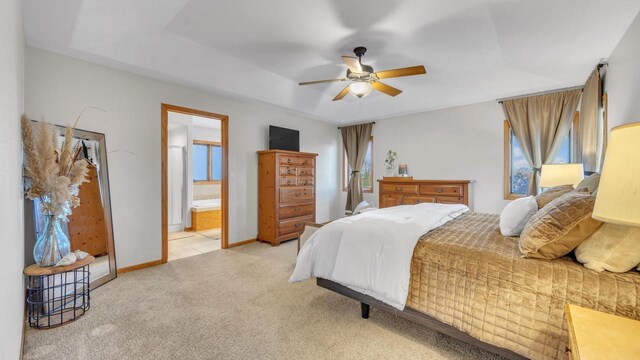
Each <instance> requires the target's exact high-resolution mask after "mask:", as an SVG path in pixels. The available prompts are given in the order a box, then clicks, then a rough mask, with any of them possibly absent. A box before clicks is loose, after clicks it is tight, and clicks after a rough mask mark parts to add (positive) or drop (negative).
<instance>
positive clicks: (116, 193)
mask: <svg viewBox="0 0 640 360" xmlns="http://www.w3.org/2000/svg"><path fill="white" fill-rule="evenodd" d="M25 97H26V99H27V100H26V104H25V106H26V113H27V115H28V116H29V117H31V118H33V119H46V120H48V121H51V122H55V123H59V124H66V123H67V122H70V121H73V120H74V119H75V117H76V116H77V114H78V113H79V112H80V111H81V110H82V109H83V108H84V107H87V106H97V107H100V108H102V109H104V110H106V113H104V114H103V113H101V112H98V111H89V112H87V113H86V116H85V117H84V118H83V119H82V120H81V121H80V123H79V124H78V127H79V128H82V129H88V130H92V131H97V132H102V133H105V134H106V141H107V149H108V157H109V180H110V184H111V196H112V204H113V209H112V210H113V224H114V238H115V245H116V256H117V261H118V266H119V267H126V266H131V265H135V264H139V263H144V262H148V261H154V260H157V259H160V257H161V233H160V231H161V223H160V221H161V210H160V203H161V189H160V104H161V103H169V104H173V105H179V106H185V107H190V108H195V109H199V110H204V111H210V112H215V113H219V114H225V115H228V116H229V242H230V243H234V242H238V241H243V240H247V239H251V238H255V236H256V234H257V217H258V216H257V210H258V204H257V201H258V199H257V192H258V185H257V176H258V175H257V166H258V164H257V163H258V161H257V155H256V151H257V150H261V149H266V148H267V146H268V144H267V128H268V125H269V124H273V125H278V126H285V127H290V128H294V129H298V130H300V144H301V150H302V151H309V152H316V153H319V154H320V156H319V157H318V178H317V199H318V201H317V214H318V216H317V218H318V221H327V220H330V219H332V218H335V217H337V216H338V215H339V213H340V211H339V209H340V205H339V203H338V194H337V193H336V191H335V189H336V188H337V187H338V182H339V174H338V169H339V165H338V164H339V150H340V147H339V142H338V141H339V137H338V136H337V135H338V132H337V130H336V127H335V126H334V125H330V124H327V123H323V122H320V121H316V120H312V119H309V118H305V117H301V116H297V115H292V114H289V113H287V112H285V111H284V110H282V109H280V108H277V107H274V106H270V105H262V104H255V103H250V102H242V101H238V100H231V99H228V98H225V97H221V96H217V95H212V94H209V93H206V92H202V91H197V90H193V89H189V88H186V87H183V86H179V85H175V84H170V83H166V82H162V81H157V80H153V79H150V78H146V77H143V76H138V75H135V74H131V73H127V72H123V71H119V70H115V69H111V68H107V67H104V66H100V65H95V64H91V63H88V62H84V61H80V60H76V59H72V58H69V57H66V56H61V55H57V54H53V53H50V52H46V51H42V50H39V49H34V48H29V47H27V54H26V96H25Z"/></svg>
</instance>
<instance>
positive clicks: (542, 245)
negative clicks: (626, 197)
mask: <svg viewBox="0 0 640 360" xmlns="http://www.w3.org/2000/svg"><path fill="white" fill-rule="evenodd" d="M595 202H596V197H595V196H593V195H591V194H589V193H588V192H581V191H572V192H569V193H566V194H564V195H562V196H560V197H558V198H556V199H555V200H552V201H551V202H550V203H548V204H547V205H546V206H545V207H544V208H542V209H540V210H538V212H537V213H536V214H535V215H533V216H532V217H531V220H529V222H528V223H527V225H525V227H524V230H523V231H522V234H521V235H520V240H519V243H518V247H519V248H520V252H521V253H522V254H523V256H524V257H526V258H539V259H556V258H559V257H562V256H565V255H567V254H568V253H570V252H571V251H572V250H573V249H575V248H576V247H577V246H578V245H580V244H581V243H582V242H583V241H585V240H586V239H587V238H588V237H589V236H591V234H593V233H594V232H595V231H596V230H598V228H599V227H600V225H602V222H600V221H598V220H596V219H594V218H592V217H591V214H592V213H593V205H594V204H595Z"/></svg>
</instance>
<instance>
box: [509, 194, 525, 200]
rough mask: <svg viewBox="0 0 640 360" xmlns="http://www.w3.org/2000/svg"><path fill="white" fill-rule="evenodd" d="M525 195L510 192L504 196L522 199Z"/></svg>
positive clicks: (510, 198)
mask: <svg viewBox="0 0 640 360" xmlns="http://www.w3.org/2000/svg"><path fill="white" fill-rule="evenodd" d="M523 197H524V195H519V194H508V195H505V196H504V199H505V200H516V199H520V198H523Z"/></svg>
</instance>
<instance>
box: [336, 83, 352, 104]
mask: <svg viewBox="0 0 640 360" xmlns="http://www.w3.org/2000/svg"><path fill="white" fill-rule="evenodd" d="M349 86H350V85H347V86H346V87H345V88H344V89H342V91H340V93H339V94H338V95H336V97H334V98H333V101H336V100H342V98H343V97H345V96H346V95H347V94H348V93H349Z"/></svg>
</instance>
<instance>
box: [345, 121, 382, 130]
mask: <svg viewBox="0 0 640 360" xmlns="http://www.w3.org/2000/svg"><path fill="white" fill-rule="evenodd" d="M375 123H376V122H375V121H372V122H370V123H361V124H353V125H346V126H338V130H340V129H342V128H343V127H347V126H355V125H364V124H375Z"/></svg>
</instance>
